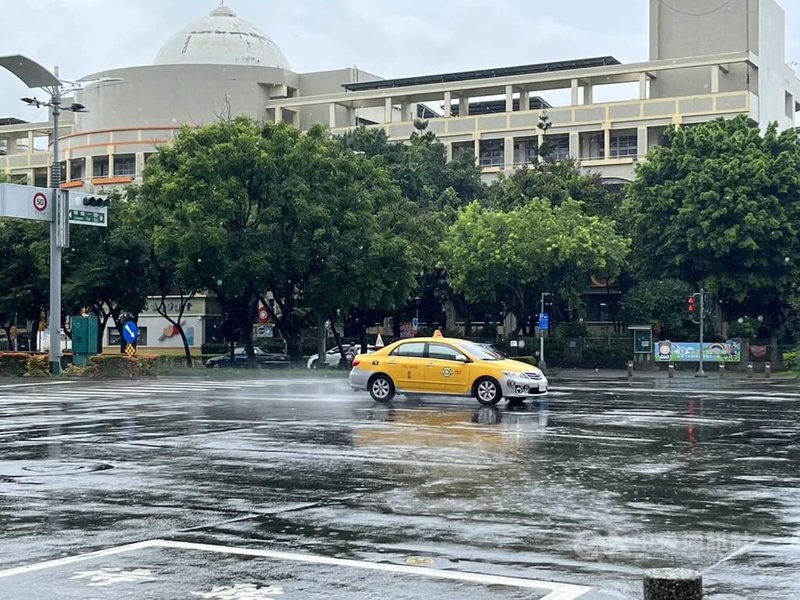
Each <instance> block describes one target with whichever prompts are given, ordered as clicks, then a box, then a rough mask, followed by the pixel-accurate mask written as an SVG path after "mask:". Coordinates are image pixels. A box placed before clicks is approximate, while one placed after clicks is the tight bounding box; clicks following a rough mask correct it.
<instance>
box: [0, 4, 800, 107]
mask: <svg viewBox="0 0 800 600" xmlns="http://www.w3.org/2000/svg"><path fill="white" fill-rule="evenodd" d="M778 1H779V3H780V4H781V5H782V6H783V8H784V10H786V11H787V30H788V34H787V39H788V42H787V45H788V48H787V60H788V61H798V62H800V0H778ZM217 4H218V2H217V1H216V0H0V15H2V19H0V23H2V24H1V25H0V55H4V54H17V53H19V54H25V55H27V56H29V57H30V58H33V59H34V60H36V61H38V62H40V63H41V64H43V65H45V66H47V67H52V66H54V65H59V66H60V67H61V77H62V78H64V79H68V80H76V79H79V78H80V77H82V76H85V75H88V74H91V73H94V72H97V71H100V70H103V69H108V68H114V67H122V66H131V65H142V64H149V63H151V62H152V60H153V57H154V56H155V54H156V52H157V51H158V49H159V48H160V47H161V45H162V44H163V43H164V42H165V41H166V40H167V39H168V38H169V37H170V36H171V35H172V34H173V33H175V32H176V31H178V30H179V29H181V28H183V27H184V26H185V25H186V24H188V23H189V22H191V21H193V20H195V19H197V18H199V17H201V16H204V15H206V14H207V13H208V12H209V11H211V10H212V9H213V8H214V6H216V5H217ZM226 4H228V5H229V6H231V7H232V8H233V9H234V10H235V11H236V12H237V13H238V15H239V16H240V17H242V18H244V19H246V20H248V21H250V22H251V23H253V24H254V25H256V26H257V27H258V28H260V29H261V30H262V31H264V32H265V33H266V34H267V35H269V36H270V37H272V39H273V40H275V42H276V43H277V44H278V46H280V48H281V49H282V50H283V53H284V54H285V55H286V57H287V59H288V60H289V62H290V63H291V65H292V67H293V69H294V70H295V71H299V72H305V71H316V70H325V69H332V68H341V67H344V66H349V65H356V66H358V67H360V68H362V69H364V70H367V71H370V72H373V73H375V74H377V75H381V76H383V77H402V76H410V75H422V74H426V73H439V72H446V71H453V70H468V69H479V68H486V67H493V66H509V65H517V64H526V63H534V62H543V61H549V60H565V59H569V58H580V57H589V56H601V55H607V54H610V55H613V56H616V57H617V58H618V59H620V60H621V61H623V62H634V61H640V60H646V59H647V55H648V46H647V22H648V21H647V6H648V2H647V0H560V1H558V2H552V1H548V2H543V1H532V0H493V1H492V2H486V0H444V1H440V2H430V1H428V0H404V1H403V2H398V1H397V0H292V1H286V0H226ZM29 93H30V92H29V91H28V90H27V89H26V88H25V87H24V86H23V85H22V84H21V83H20V82H18V81H17V80H16V79H15V78H14V77H13V76H12V75H10V74H9V73H7V72H6V71H4V70H2V71H0V116H16V117H19V118H23V119H26V120H37V119H42V120H43V119H46V118H47V117H46V113H45V112H43V111H36V110H35V109H30V108H28V107H26V106H25V105H24V104H22V103H21V102H20V101H19V98H20V97H21V96H24V95H29ZM596 100H598V101H602V100H604V98H602V97H600V98H597V99H596Z"/></svg>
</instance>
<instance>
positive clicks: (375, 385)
mask: <svg viewBox="0 0 800 600" xmlns="http://www.w3.org/2000/svg"><path fill="white" fill-rule="evenodd" d="M369 395H370V396H372V399H373V400H375V402H389V401H390V400H391V399H392V398H394V383H392V380H391V379H389V377H388V376H386V375H375V376H374V377H373V378H372V379H370V381H369Z"/></svg>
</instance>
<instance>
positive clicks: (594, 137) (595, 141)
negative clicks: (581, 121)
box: [580, 131, 606, 160]
mask: <svg viewBox="0 0 800 600" xmlns="http://www.w3.org/2000/svg"><path fill="white" fill-rule="evenodd" d="M605 139H606V138H605V134H604V133H603V132H596V131H595V132H589V133H581V134H580V140H581V153H580V155H581V158H583V159H588V160H597V159H603V158H605V157H606V142H605Z"/></svg>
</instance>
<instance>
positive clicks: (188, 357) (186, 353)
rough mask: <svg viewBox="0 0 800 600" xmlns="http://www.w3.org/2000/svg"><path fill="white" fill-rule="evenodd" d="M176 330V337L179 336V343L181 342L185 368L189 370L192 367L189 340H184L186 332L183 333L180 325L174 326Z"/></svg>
mask: <svg viewBox="0 0 800 600" xmlns="http://www.w3.org/2000/svg"><path fill="white" fill-rule="evenodd" d="M176 327H177V328H178V335H180V336H181V341H182V342H183V353H184V356H186V366H187V367H189V368H190V369H191V368H192V367H193V366H194V365H193V364H192V350H191V348H189V340H188V339H187V338H186V332H184V331H183V327H182V326H181V325H176Z"/></svg>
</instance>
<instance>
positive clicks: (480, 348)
mask: <svg viewBox="0 0 800 600" xmlns="http://www.w3.org/2000/svg"><path fill="white" fill-rule="evenodd" d="M459 347H460V348H461V349H462V350H466V351H467V353H468V354H470V356H472V358H475V359H477V360H503V355H502V354H500V353H499V352H497V351H496V350H494V349H492V348H491V347H489V346H485V345H483V344H476V343H474V342H461V343H460V344H459Z"/></svg>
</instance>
